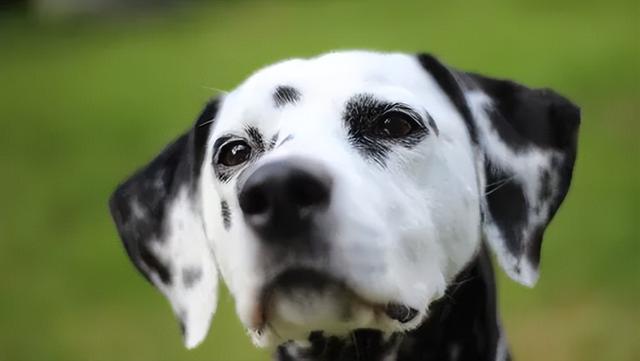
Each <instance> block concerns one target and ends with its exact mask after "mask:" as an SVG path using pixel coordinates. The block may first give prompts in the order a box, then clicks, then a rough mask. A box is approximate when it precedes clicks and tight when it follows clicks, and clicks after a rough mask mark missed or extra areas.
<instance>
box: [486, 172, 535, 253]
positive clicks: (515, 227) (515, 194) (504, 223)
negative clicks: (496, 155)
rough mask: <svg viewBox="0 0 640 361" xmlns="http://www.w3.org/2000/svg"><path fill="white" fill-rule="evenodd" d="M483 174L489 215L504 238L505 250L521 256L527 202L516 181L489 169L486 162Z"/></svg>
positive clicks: (521, 188)
mask: <svg viewBox="0 0 640 361" xmlns="http://www.w3.org/2000/svg"><path fill="white" fill-rule="evenodd" d="M485 174H486V177H487V184H488V185H491V184H493V185H496V186H495V187H494V188H493V189H490V188H489V187H487V189H486V191H485V194H486V198H487V205H488V206H489V213H490V214H491V218H492V220H493V221H494V222H495V223H496V225H497V226H498V228H499V229H500V231H501V232H502V235H503V236H504V238H505V240H506V242H507V244H506V246H507V248H508V249H509V251H510V252H512V253H513V254H522V249H521V247H522V244H523V243H522V230H523V228H524V227H525V226H526V224H527V221H528V211H527V200H526V198H525V195H524V189H523V187H522V185H521V184H519V183H518V181H517V180H515V179H513V178H512V177H510V175H509V174H506V173H503V172H501V171H499V170H497V169H494V168H493V167H491V165H490V164H489V163H488V162H487V163H486V166H485Z"/></svg>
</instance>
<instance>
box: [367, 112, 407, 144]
mask: <svg viewBox="0 0 640 361" xmlns="http://www.w3.org/2000/svg"><path fill="white" fill-rule="evenodd" d="M416 126H417V124H416V120H415V119H413V118H412V117H411V116H410V115H409V114H406V113H403V112H400V111H391V112H387V113H385V114H383V115H382V116H381V117H379V118H378V119H377V120H376V122H375V124H374V131H375V132H376V133H377V134H378V135H381V136H384V137H387V138H402V137H406V136H407V135H409V134H411V133H412V132H413V131H414V129H415V128H416Z"/></svg>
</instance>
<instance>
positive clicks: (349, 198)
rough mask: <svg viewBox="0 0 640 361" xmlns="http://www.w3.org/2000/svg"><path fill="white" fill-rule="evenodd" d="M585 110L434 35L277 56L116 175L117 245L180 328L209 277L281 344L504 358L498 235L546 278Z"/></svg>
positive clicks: (196, 311)
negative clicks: (548, 237) (488, 68)
mask: <svg viewBox="0 0 640 361" xmlns="http://www.w3.org/2000/svg"><path fill="white" fill-rule="evenodd" d="M579 122H580V112H579V109H578V108H577V107H576V106H575V105H574V104H572V103H571V102H570V101H569V100H567V99H566V98H564V97H562V96H560V95H558V94H557V93H555V92H554V91H552V90H549V89H531V88H528V87H525V86H523V85H519V84H517V83H514V82H512V81H508V80H499V79H494V78H490V77H485V76H481V75H478V74H474V73H469V72H464V71H460V70H457V69H454V68H452V67H449V66H447V65H444V64H443V63H441V62H440V61H439V60H438V59H437V58H435V57H433V56H431V55H427V54H418V55H413V54H400V53H377V52H368V51H344V52H333V53H329V54H325V55H322V56H319V57H315V58H311V59H293V60H287V61H283V62H280V63H277V64H275V65H271V66H268V67H266V68H264V69H262V70H260V71H258V72H256V73H255V74H253V75H251V76H250V77H249V78H248V79H247V80H246V81H244V82H243V83H242V84H241V85H239V86H238V87H237V88H235V89H234V90H233V91H231V92H228V93H225V94H223V95H221V96H220V97H218V98H216V99H213V100H212V101H210V102H209V103H208V104H207V105H206V107H205V108H204V110H203V111H202V114H201V115H200V116H199V117H198V119H197V120H196V122H195V124H193V126H192V127H191V128H189V129H188V130H187V131H186V132H185V133H184V134H183V135H181V136H180V137H178V138H177V140H175V141H174V142H173V143H171V144H169V145H168V146H166V148H164V150H162V151H161V152H160V154H159V155H158V156H157V157H156V158H155V159H153V160H152V161H151V162H149V163H148V164H147V165H145V166H143V167H142V168H141V169H140V170H138V171H137V172H136V173H134V174H133V175H132V176H131V177H129V178H128V179H126V180H125V181H124V182H123V183H122V184H121V185H119V186H118V187H117V189H116V191H115V192H114V194H113V195H112V197H111V199H110V209H111V213H112V215H113V218H114V220H115V224H116V226H117V229H118V232H119V235H120V237H121V238H122V241H123V243H124V246H125V249H126V251H127V254H128V255H129V257H130V258H131V260H132V261H133V263H134V264H135V266H136V267H137V269H138V270H139V271H140V272H141V273H142V274H143V275H144V276H145V277H146V278H147V279H148V280H149V281H150V282H151V283H152V284H153V285H154V286H156V287H157V288H158V289H159V290H160V292H161V293H162V294H163V295H164V296H166V297H167V298H168V300H169V302H170V304H171V307H172V309H173V311H174V312H175V314H176V316H177V318H178V320H179V323H180V326H181V329H182V333H183V337H184V342H185V344H186V347H188V348H193V347H195V346H197V345H198V344H199V343H200V342H201V341H202V340H203V339H204V338H205V336H206V334H207V332H208V329H209V325H210V323H211V320H212V317H213V314H214V312H215V309H216V302H217V288H218V280H219V279H222V280H224V282H225V283H226V285H227V287H228V288H229V290H230V292H231V294H232V295H233V298H234V301H235V305H236V311H237V314H238V317H239V318H240V320H241V322H242V324H243V325H244V326H245V327H246V329H247V330H248V333H249V335H250V337H251V338H252V340H253V342H254V343H255V345H257V346H259V347H268V348H270V349H271V350H272V351H273V352H274V357H275V359H277V360H380V361H381V360H401V361H407V360H476V361H478V360H500V361H502V360H508V359H510V353H509V350H508V345H507V341H506V337H505V335H504V334H503V332H502V329H501V326H500V318H499V315H498V312H497V304H496V290H495V282H494V273H493V268H492V263H491V258H490V252H493V253H494V254H495V257H496V259H497V261H498V263H499V264H500V266H501V267H502V268H503V269H504V270H505V271H506V273H507V274H508V275H509V276H510V277H511V278H512V279H514V280H515V281H517V282H520V283H522V284H524V285H527V286H533V285H534V284H535V283H536V280H537V278H538V266H539V263H540V248H541V243H542V238H543V233H544V230H545V228H546V227H547V225H548V224H549V222H550V221H551V219H552V218H553V216H554V214H555V213H556V211H557V210H558V207H559V206H560V203H561V202H562V201H563V199H564V197H565V195H566V194H567V191H568V189H569V184H570V181H571V175H572V170H573V165H574V161H575V158H576V145H577V131H578V126H579Z"/></svg>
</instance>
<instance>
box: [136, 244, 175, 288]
mask: <svg viewBox="0 0 640 361" xmlns="http://www.w3.org/2000/svg"><path fill="white" fill-rule="evenodd" d="M139 252H140V259H141V260H142V262H144V264H145V265H146V266H147V267H149V268H150V269H151V270H152V271H155V273H156V274H157V275H158V276H159V277H160V280H161V281H162V283H164V284H166V285H170V284H171V273H170V272H169V269H168V268H167V267H166V266H165V265H164V264H162V262H160V260H159V259H158V258H157V257H156V256H155V255H154V254H153V253H152V252H151V250H150V249H149V248H148V246H147V245H146V244H144V245H140V249H139ZM144 274H145V275H146V272H144ZM147 278H148V276H147Z"/></svg>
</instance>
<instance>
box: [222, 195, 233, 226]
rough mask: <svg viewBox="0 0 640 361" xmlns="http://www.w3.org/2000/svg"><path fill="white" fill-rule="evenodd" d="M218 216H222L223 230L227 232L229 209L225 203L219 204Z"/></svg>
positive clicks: (229, 218) (229, 219)
mask: <svg viewBox="0 0 640 361" xmlns="http://www.w3.org/2000/svg"><path fill="white" fill-rule="evenodd" d="M220 214H221V216H222V224H223V225H224V229H226V230H229V228H231V209H229V204H228V203H227V201H222V202H220Z"/></svg>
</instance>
